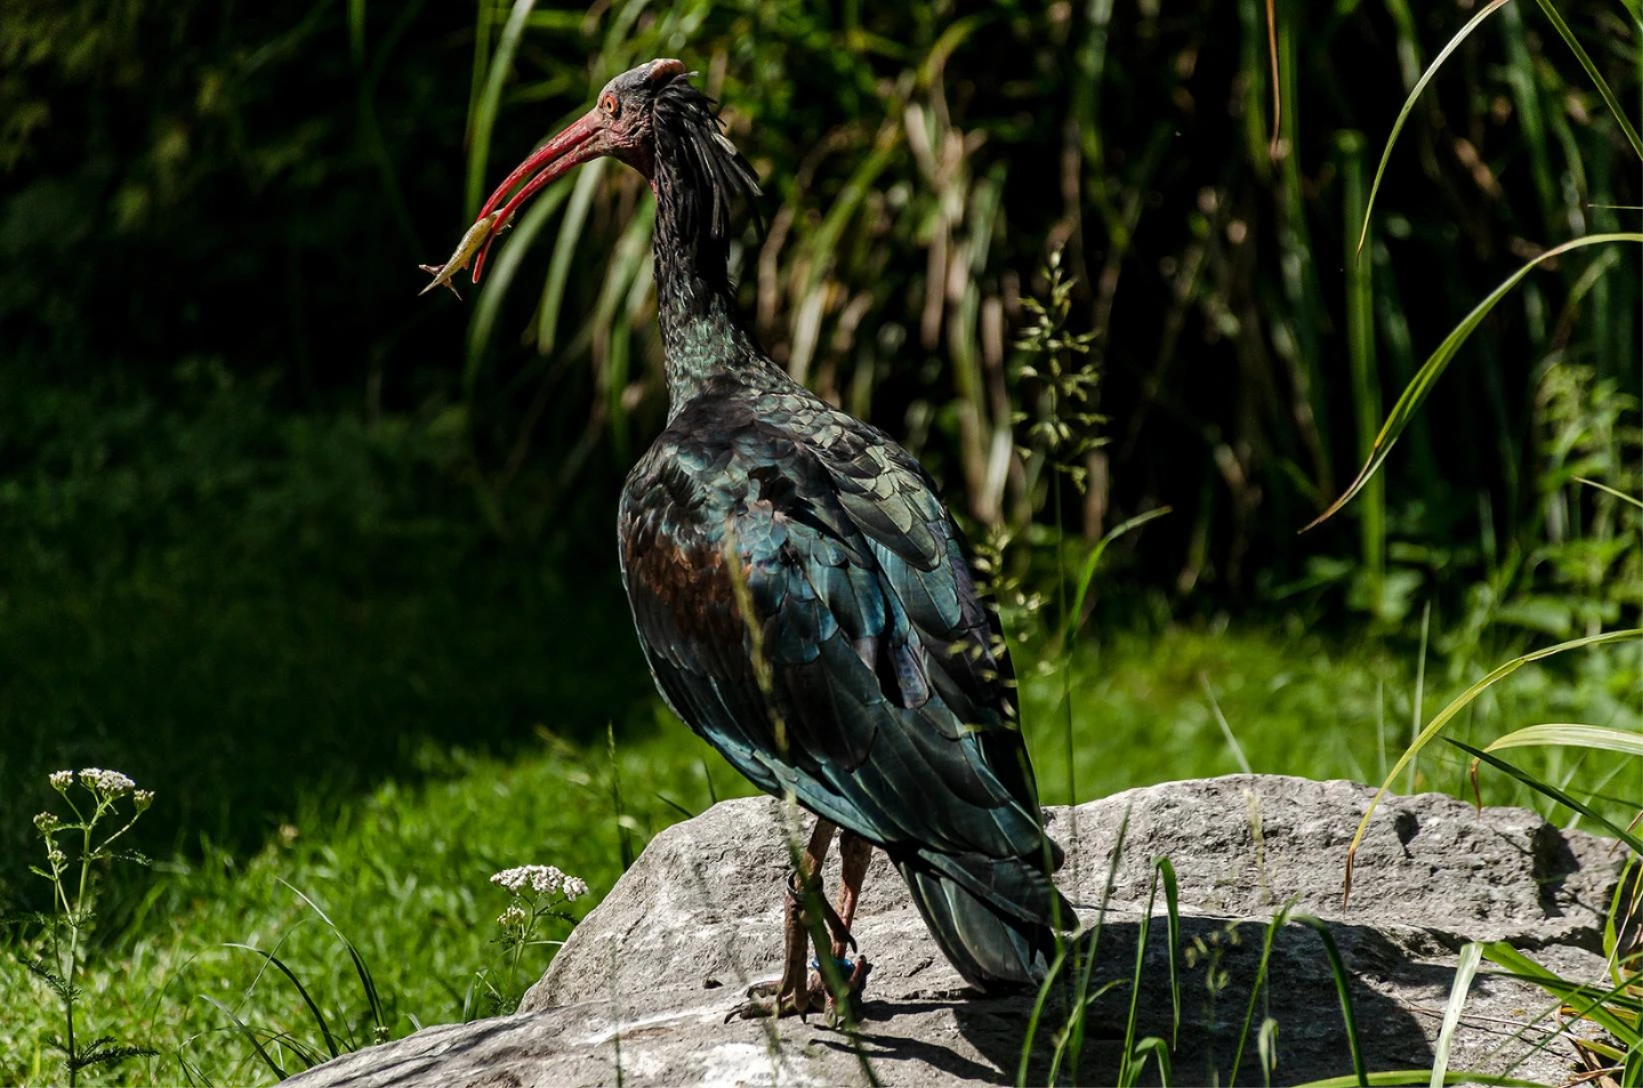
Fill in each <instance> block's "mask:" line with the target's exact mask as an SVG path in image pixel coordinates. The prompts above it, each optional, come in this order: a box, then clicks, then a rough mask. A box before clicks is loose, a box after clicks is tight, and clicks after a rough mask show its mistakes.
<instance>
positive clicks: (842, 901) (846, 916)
mask: <svg viewBox="0 0 1643 1088" xmlns="http://www.w3.org/2000/svg"><path fill="white" fill-rule="evenodd" d="M872 858H873V846H872V844H871V843H869V842H868V841H867V840H866V839H863V838H861V837H860V836H858V835H856V834H854V833H853V832H850V831H844V832H840V834H839V906H838V910H837V911H836V912H829V913H832V914H833V917H832V918H830V919H829V926H828V928H829V929H830V930H831V931H832V936H833V944H832V949H831V951H832V954H833V962H834V964H836V965H837V966H838V968H839V970H840V972H841V974H842V978H841V979H840V982H841V983H842V988H843V991H844V1000H845V1001H847V1002H848V1003H849V1006H850V1007H849V1010H848V1017H849V1019H852V1020H854V1019H856V1018H857V1017H858V1016H859V1015H860V1012H861V1010H860V1007H859V1005H860V1000H859V999H860V997H861V992H862V990H863V989H865V988H866V986H867V973H868V972H869V971H871V970H872V965H871V964H869V963H868V962H867V957H866V956H863V955H861V954H860V953H859V952H858V953H857V954H856V959H855V962H854V963H852V962H850V960H848V959H847V958H846V957H847V955H848V953H849V952H850V951H851V950H852V949H854V948H855V947H856V939H855V938H854V937H852V936H851V935H850V927H851V926H852V925H853V924H854V923H855V920H856V905H857V904H858V903H859V902H860V901H861V884H862V880H863V879H865V878H866V876H867V864H868V862H870V861H871V860H872ZM834 923H836V924H834ZM834 997H835V995H834V993H833V991H832V990H831V989H829V990H828V993H827V1011H828V1014H829V1015H832V1016H837V1015H838V1009H837V1007H836V1005H837V1003H836V1002H835V1000H834Z"/></svg>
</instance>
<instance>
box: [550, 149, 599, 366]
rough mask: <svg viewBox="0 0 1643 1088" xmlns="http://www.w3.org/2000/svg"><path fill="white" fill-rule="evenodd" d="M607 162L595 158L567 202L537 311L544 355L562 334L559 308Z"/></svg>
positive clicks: (583, 169) (578, 178)
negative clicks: (563, 219)
mask: <svg viewBox="0 0 1643 1088" xmlns="http://www.w3.org/2000/svg"><path fill="white" fill-rule="evenodd" d="M604 165H605V160H604V159H595V160H593V161H592V162H590V163H587V164H586V165H584V166H583V167H582V168H581V170H580V172H579V173H578V174H577V175H576V184H575V186H574V187H573V188H572V189H571V196H570V203H569V204H567V205H566V206H565V221H564V222H563V223H561V224H560V225H559V235H558V237H557V238H555V239H554V244H553V263H552V264H550V265H549V266H548V278H547V281H546V282H545V283H543V284H542V302H541V304H540V306H538V308H537V314H536V321H537V324H536V350H537V351H538V352H540V353H541V354H543V355H546V354H548V353H549V352H551V351H552V350H553V348H554V343H555V341H556V340H557V338H558V333H559V311H560V310H561V309H562V308H563V306H564V301H565V284H566V282H567V281H568V280H569V279H570V266H571V261H572V260H573V259H574V258H575V256H576V244H577V243H578V242H580V241H581V240H582V228H583V227H585V226H586V225H587V222H588V212H589V211H590V210H592V208H593V195H594V193H596V192H598V190H599V181H600V179H601V178H603V177H604V175H605V171H604Z"/></svg>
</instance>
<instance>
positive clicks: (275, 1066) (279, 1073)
mask: <svg viewBox="0 0 1643 1088" xmlns="http://www.w3.org/2000/svg"><path fill="white" fill-rule="evenodd" d="M200 999H201V1000H203V1001H208V1002H210V1003H211V1004H212V1005H214V1006H216V1008H217V1011H218V1012H220V1013H222V1014H223V1015H224V1016H226V1017H228V1019H230V1020H232V1021H233V1022H234V1027H235V1028H236V1029H237V1030H238V1031H239V1033H240V1034H241V1035H243V1036H244V1037H245V1041H246V1042H248V1043H250V1044H251V1049H252V1050H254V1051H256V1054H257V1057H259V1058H261V1059H262V1063H263V1064H264V1065H266V1066H267V1067H268V1068H269V1069H270V1070H271V1071H272V1072H273V1074H274V1076H275V1077H277V1078H279V1079H280V1080H285V1079H286V1074H285V1070H283V1069H281V1068H280V1063H279V1062H276V1061H275V1060H274V1058H273V1055H271V1054H269V1053H268V1051H267V1050H265V1049H263V1045H262V1040H260V1039H258V1038H257V1033H256V1032H254V1031H252V1030H251V1029H250V1028H249V1027H247V1026H246V1024H245V1021H244V1020H241V1019H240V1018H239V1017H238V1016H236V1015H234V1010H233V1009H231V1008H229V1007H228V1006H227V1005H224V1004H223V1003H222V1002H221V1001H218V1000H217V999H216V998H214V997H212V996H210V995H209V994H201V995H200Z"/></svg>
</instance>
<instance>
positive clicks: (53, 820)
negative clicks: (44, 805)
mask: <svg viewBox="0 0 1643 1088" xmlns="http://www.w3.org/2000/svg"><path fill="white" fill-rule="evenodd" d="M62 824H63V821H61V820H59V819H58V818H57V814H56V813H55V812H42V813H40V815H38V816H36V817H35V818H34V826H35V827H38V828H39V829H40V831H41V833H43V834H46V835H49V834H51V833H52V832H53V831H56V830H57V829H58V828H59V827H61V826H62Z"/></svg>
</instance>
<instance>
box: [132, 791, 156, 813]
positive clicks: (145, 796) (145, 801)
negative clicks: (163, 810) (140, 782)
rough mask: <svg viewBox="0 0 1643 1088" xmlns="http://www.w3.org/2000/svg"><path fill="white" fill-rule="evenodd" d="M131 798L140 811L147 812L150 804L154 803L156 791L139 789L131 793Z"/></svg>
mask: <svg viewBox="0 0 1643 1088" xmlns="http://www.w3.org/2000/svg"><path fill="white" fill-rule="evenodd" d="M131 800H132V801H133V802H134V803H135V804H136V806H137V811H138V812H147V811H148V806H149V805H152V804H153V803H154V791H153V790H138V791H137V792H136V793H133V794H132V795H131Z"/></svg>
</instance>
